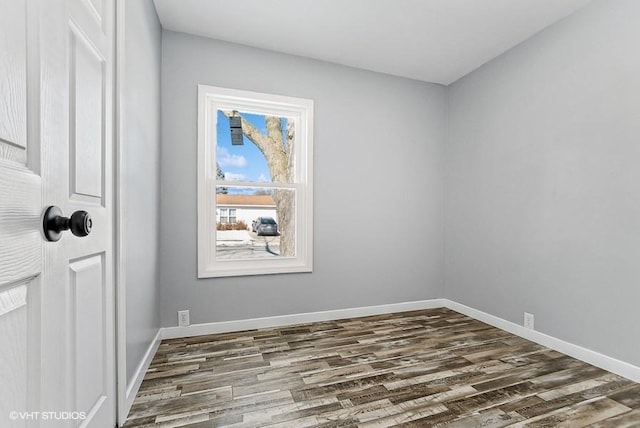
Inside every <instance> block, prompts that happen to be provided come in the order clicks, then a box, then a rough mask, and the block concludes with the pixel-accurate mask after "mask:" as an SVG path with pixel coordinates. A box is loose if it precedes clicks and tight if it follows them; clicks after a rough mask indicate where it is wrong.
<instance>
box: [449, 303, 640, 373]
mask: <svg viewBox="0 0 640 428" xmlns="http://www.w3.org/2000/svg"><path fill="white" fill-rule="evenodd" d="M442 300H443V301H444V302H443V303H444V306H445V307H447V308H449V309H451V310H453V311H456V312H460V313H461V314H464V315H467V316H469V317H471V318H475V319H477V320H478V321H482V322H484V323H487V324H489V325H492V326H494V327H497V328H499V329H502V330H505V331H508V332H509V333H512V334H515V335H516V336H520V337H523V338H525V339H527V340H530V341H532V342H535V343H538V344H540V345H542V346H546V347H547V348H551V349H553V350H556V351H558V352H562V353H563V354H566V355H569V356H570V357H573V358H576V359H578V360H581V361H584V362H586V363H589V364H591V365H594V366H596V367H600V368H601V369H604V370H607V371H610V372H612V373H615V374H617V375H620V376H623V377H625V378H627V379H630V380H632V381H634V382H640V367H637V366H634V365H632V364H629V363H626V362H624V361H621V360H618V359H616V358H612V357H609V356H607V355H603V354H601V353H599V352H596V351H592V350H590V349H587V348H583V347H582V346H578V345H574V344H573V343H569V342H565V341H564V340H560V339H558V338H556V337H553V336H549V335H547V334H544V333H540V332H539V331H535V330H529V329H526V328H524V327H523V326H521V325H519V324H516V323H513V322H511V321H507V320H505V319H502V318H499V317H496V316H494V315H491V314H488V313H486V312H482V311H479V310H477V309H474V308H471V307H469V306H465V305H463V304H461V303H457V302H454V301H452V300H448V299H442Z"/></svg>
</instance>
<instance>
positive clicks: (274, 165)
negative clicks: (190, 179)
mask: <svg viewBox="0 0 640 428" xmlns="http://www.w3.org/2000/svg"><path fill="white" fill-rule="evenodd" d="M224 113H225V115H226V116H227V117H230V116H231V115H232V114H233V112H224ZM265 122H266V125H267V135H264V134H263V133H262V132H260V130H259V129H257V128H256V127H255V126H253V125H252V124H251V122H249V121H247V120H246V119H245V118H242V133H243V134H244V135H245V137H247V138H248V139H249V141H251V142H252V143H253V144H255V145H256V147H258V149H260V151H261V152H262V154H263V155H264V158H265V160H266V161H267V166H268V167H269V173H270V174H271V181H272V182H273V183H292V182H293V174H294V169H293V163H294V162H293V155H292V153H293V147H294V141H295V135H294V129H293V124H292V123H291V122H289V123H288V124H287V130H286V131H287V141H286V142H287V144H286V145H285V142H284V140H283V138H282V121H281V119H280V118H279V117H275V116H265ZM273 200H274V201H275V203H276V213H277V217H278V230H279V232H280V255H281V256H294V255H295V251H296V249H295V243H296V240H295V236H296V228H295V207H294V202H295V194H294V192H293V191H291V190H275V191H274V192H273Z"/></svg>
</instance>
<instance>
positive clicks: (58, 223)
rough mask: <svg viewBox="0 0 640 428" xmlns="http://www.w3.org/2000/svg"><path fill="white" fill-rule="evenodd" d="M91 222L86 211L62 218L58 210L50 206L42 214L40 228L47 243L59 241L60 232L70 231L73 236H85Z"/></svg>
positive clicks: (91, 224)
mask: <svg viewBox="0 0 640 428" xmlns="http://www.w3.org/2000/svg"><path fill="white" fill-rule="evenodd" d="M92 226H93V222H92V221H91V216H90V215H89V213H88V212H86V211H76V212H74V213H73V214H72V215H71V217H70V218H69V217H64V216H63V215H62V211H61V210H60V208H58V207H56V206H54V205H52V206H50V207H49V208H47V210H46V211H45V212H44V218H43V220H42V228H43V230H44V236H45V238H47V241H53V242H55V241H59V240H60V238H61V237H62V232H64V231H65V230H71V233H73V234H74V235H75V236H80V237H82V236H87V235H88V234H89V233H91V227H92Z"/></svg>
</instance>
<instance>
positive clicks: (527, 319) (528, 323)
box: [524, 312, 533, 330]
mask: <svg viewBox="0 0 640 428" xmlns="http://www.w3.org/2000/svg"><path fill="white" fill-rule="evenodd" d="M524 328H528V329H529V330H533V314H530V313H528V312H525V313H524Z"/></svg>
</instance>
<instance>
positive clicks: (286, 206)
mask: <svg viewBox="0 0 640 428" xmlns="http://www.w3.org/2000/svg"><path fill="white" fill-rule="evenodd" d="M312 126H313V101H311V100H308V99H302V98H292V97H285V96H280V95H270V94H263V93H258V92H248V91H239V90H235V89H226V88H219V87H214V86H206V85H199V86H198V277H199V278H206V277H220V276H236V275H258V274H271V273H287V272H311V270H312V261H313V236H312V230H313V221H312V220H313V219H312V213H313V187H312V143H313V142H312V135H313V129H312ZM230 206H232V207H233V208H230Z"/></svg>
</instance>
